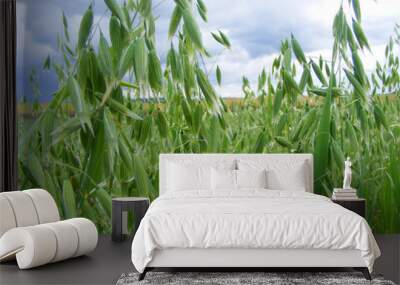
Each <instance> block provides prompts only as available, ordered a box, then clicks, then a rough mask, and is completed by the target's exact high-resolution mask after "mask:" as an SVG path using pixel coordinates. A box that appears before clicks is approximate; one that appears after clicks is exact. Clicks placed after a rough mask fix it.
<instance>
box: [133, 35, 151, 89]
mask: <svg viewBox="0 0 400 285" xmlns="http://www.w3.org/2000/svg"><path fill="white" fill-rule="evenodd" d="M133 53H134V69H135V77H136V81H138V82H140V83H145V82H147V78H148V74H147V70H148V64H147V62H148V60H147V58H148V56H147V48H146V42H145V41H144V39H143V38H138V39H137V40H136V41H135V45H134V49H133Z"/></svg>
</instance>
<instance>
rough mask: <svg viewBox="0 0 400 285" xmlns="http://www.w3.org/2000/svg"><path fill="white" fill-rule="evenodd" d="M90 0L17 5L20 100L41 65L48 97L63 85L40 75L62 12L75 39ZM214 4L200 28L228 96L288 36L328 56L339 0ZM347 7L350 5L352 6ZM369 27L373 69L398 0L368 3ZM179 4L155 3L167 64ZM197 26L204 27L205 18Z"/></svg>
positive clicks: (98, 13)
mask: <svg viewBox="0 0 400 285" xmlns="http://www.w3.org/2000/svg"><path fill="white" fill-rule="evenodd" d="M92 1H93V2H94V11H95V20H94V21H95V23H98V25H99V27H100V28H101V29H102V30H103V31H104V32H106V33H107V32H108V28H107V27H108V20H109V15H110V14H109V12H107V9H106V7H105V4H104V3H103V0H92ZM92 1H90V0H69V1H65V0H17V21H18V36H17V38H18V53H17V54H18V58H17V64H18V68H17V70H18V95H19V97H21V96H22V95H23V94H24V95H25V96H27V97H28V98H31V97H32V92H31V90H30V89H31V88H30V87H29V81H28V80H27V78H28V76H29V73H30V71H31V70H32V69H33V68H35V69H36V70H37V74H38V77H39V84H40V88H41V90H42V94H43V95H44V97H43V100H48V99H49V98H51V93H52V92H54V91H55V90H56V88H57V82H56V79H55V77H54V75H53V74H51V73H48V72H43V71H41V66H42V63H43V60H44V59H45V58H46V56H47V55H48V54H50V55H51V56H52V57H54V58H57V55H56V54H57V53H56V42H57V34H58V33H61V32H62V22H61V15H62V11H64V12H65V14H66V16H67V18H68V21H69V27H70V33H71V37H72V38H74V37H76V35H77V32H78V29H79V23H80V19H81V17H82V14H83V13H84V12H85V10H86V8H87V7H88V5H89V4H90V3H91V2H92ZM204 2H205V3H206V5H207V7H208V23H206V24H204V23H202V24H201V30H202V32H203V41H204V43H205V45H206V48H207V49H208V50H209V51H210V52H211V53H212V54H213V55H214V57H213V58H211V59H209V60H208V63H207V68H209V69H212V68H215V66H216V64H218V65H219V66H220V68H221V70H222V81H223V82H222V83H223V84H222V85H223V86H222V87H220V88H217V90H218V92H219V93H220V94H221V95H222V96H226V97H236V96H241V77H242V76H243V75H244V76H247V77H248V78H249V79H250V82H252V83H255V82H256V80H257V76H258V74H259V72H260V71H261V70H262V68H264V67H265V68H266V69H267V70H269V69H270V68H271V63H272V60H273V58H274V57H275V56H276V55H277V53H278V51H279V46H280V42H281V40H282V39H284V38H286V37H288V36H290V33H293V34H294V35H295V36H296V38H297V39H298V40H299V42H300V43H301V45H302V47H303V49H304V51H305V52H306V53H307V54H309V55H319V54H322V55H323V56H329V54H330V48H331V46H332V32H331V26H332V21H333V17H334V15H335V13H336V12H337V10H338V8H339V5H340V3H341V1H340V0H280V1H276V0H251V1H249V0H247V1H246V0H204ZM343 2H345V6H347V2H348V1H343ZM360 2H361V3H362V18H363V27H364V30H365V33H366V34H367V37H368V39H369V41H370V45H371V46H372V51H373V53H372V54H369V53H367V54H365V55H364V61H365V63H366V65H367V69H369V70H371V69H372V68H373V66H374V65H375V61H376V60H382V58H383V52H384V47H385V44H386V42H387V41H388V39H389V36H390V35H391V34H392V31H393V28H394V25H395V23H400V1H399V0H378V1H373V0H362V1H360ZM174 5H175V4H174V1H173V0H153V6H155V7H154V14H155V15H156V16H159V19H158V22H157V46H158V49H159V52H160V56H161V59H162V60H163V59H165V54H166V51H167V49H168V47H169V45H170V42H169V40H168V38H167V30H168V24H169V19H170V16H171V12H172V9H173V7H174ZM199 22H201V21H200V20H199ZM218 29H219V30H222V31H223V32H225V33H226V34H227V35H228V36H229V38H230V40H231V44H232V49H231V50H224V49H222V48H221V47H220V46H219V44H217V43H216V42H215V41H214V40H213V39H212V37H211V35H210V32H212V31H217V30H218Z"/></svg>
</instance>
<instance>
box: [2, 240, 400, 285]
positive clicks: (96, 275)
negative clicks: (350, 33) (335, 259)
mask: <svg viewBox="0 0 400 285" xmlns="http://www.w3.org/2000/svg"><path fill="white" fill-rule="evenodd" d="M376 240H377V242H378V244H379V247H380V249H381V251H382V256H381V257H380V258H379V259H378V260H377V261H376V263H375V268H374V271H375V272H376V273H380V274H383V275H384V277H385V278H386V279H389V280H392V281H394V282H395V283H399V282H400V235H376ZM130 246H131V241H130V240H128V241H124V242H121V243H114V242H112V241H111V238H110V237H109V236H101V237H100V238H99V244H98V246H97V249H96V250H95V251H94V252H92V253H91V254H89V255H88V256H82V257H77V258H74V259H70V260H66V261H62V262H58V263H53V264H49V265H45V266H42V267H38V268H34V269H29V270H19V269H18V267H17V265H16V263H15V262H8V263H3V264H0V284H1V285H13V284H115V283H116V281H117V280H118V278H119V276H120V275H121V274H122V273H124V272H132V271H134V267H133V265H132V263H131V259H130ZM310 271H312V270H310Z"/></svg>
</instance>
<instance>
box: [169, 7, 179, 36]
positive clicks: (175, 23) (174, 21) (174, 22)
mask: <svg viewBox="0 0 400 285" xmlns="http://www.w3.org/2000/svg"><path fill="white" fill-rule="evenodd" d="M181 19H182V13H181V9H180V8H179V6H175V8H174V11H173V12H172V16H171V21H170V23H169V28H168V37H169V38H172V37H173V36H174V35H175V33H176V31H177V30H178V27H179V23H180V22H181Z"/></svg>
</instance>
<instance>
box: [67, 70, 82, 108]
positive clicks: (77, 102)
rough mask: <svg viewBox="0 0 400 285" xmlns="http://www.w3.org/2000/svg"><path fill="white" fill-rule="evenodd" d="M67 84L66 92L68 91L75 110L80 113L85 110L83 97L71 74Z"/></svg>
mask: <svg viewBox="0 0 400 285" xmlns="http://www.w3.org/2000/svg"><path fill="white" fill-rule="evenodd" d="M67 86H68V87H67V90H68V91H67V92H68V94H69V96H71V99H72V104H73V105H74V109H75V112H76V113H82V112H83V111H84V110H85V108H84V102H83V98H82V95H81V90H80V87H79V84H78V82H77V81H76V80H75V78H74V77H73V76H70V77H69V78H68V83H67Z"/></svg>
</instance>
